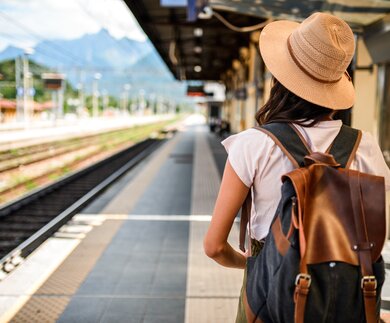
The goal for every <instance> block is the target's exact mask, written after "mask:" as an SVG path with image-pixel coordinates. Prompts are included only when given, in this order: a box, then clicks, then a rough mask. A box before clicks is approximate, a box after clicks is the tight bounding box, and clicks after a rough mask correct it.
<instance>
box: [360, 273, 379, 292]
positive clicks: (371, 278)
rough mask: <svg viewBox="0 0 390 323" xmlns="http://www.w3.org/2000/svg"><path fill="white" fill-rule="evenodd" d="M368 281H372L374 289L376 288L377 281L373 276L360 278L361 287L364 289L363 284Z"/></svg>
mask: <svg viewBox="0 0 390 323" xmlns="http://www.w3.org/2000/svg"><path fill="white" fill-rule="evenodd" d="M370 282H374V283H375V285H374V286H375V287H374V289H376V287H377V281H376V278H375V276H364V277H363V278H362V283H361V287H362V289H364V284H365V283H370Z"/></svg>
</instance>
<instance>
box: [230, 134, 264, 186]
mask: <svg viewBox="0 0 390 323" xmlns="http://www.w3.org/2000/svg"><path fill="white" fill-rule="evenodd" d="M268 141H269V139H268V140H267V136H266V135H265V134H264V133H262V132H261V131H259V130H256V129H248V130H245V131H242V132H240V133H238V134H236V135H232V136H230V137H228V138H227V139H225V140H224V141H222V145H223V146H224V147H225V149H226V151H227V153H228V160H229V163H230V165H231V166H232V168H233V170H234V171H235V172H236V174H237V176H238V177H239V178H240V179H241V181H242V182H243V183H244V184H245V186H247V187H251V186H252V184H253V181H254V178H255V176H256V174H257V172H258V168H259V164H260V158H261V156H262V155H263V156H264V154H263V153H264V149H265V148H266V146H267V142H268Z"/></svg>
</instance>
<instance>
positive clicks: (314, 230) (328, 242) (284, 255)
mask: <svg viewBox="0 0 390 323" xmlns="http://www.w3.org/2000/svg"><path fill="white" fill-rule="evenodd" d="M258 129H259V130H261V131H263V132H265V133H267V134H268V135H269V136H270V137H271V138H272V139H273V140H274V141H275V143H276V144H277V145H278V146H279V147H280V148H281V149H282V151H283V152H284V153H285V154H286V155H287V157H288V158H289V159H290V160H291V162H292V163H293V164H294V165H295V167H296V169H295V170H293V171H292V172H290V173H288V174H285V175H283V177H282V183H283V184H282V188H281V190H282V197H281V200H280V202H279V205H278V208H277V211H276V214H275V216H274V219H273V221H272V224H271V227H270V231H269V234H268V236H267V237H266V239H265V244H264V247H263V249H262V251H261V252H260V254H259V255H257V256H256V257H249V258H248V259H247V267H246V274H247V281H246V293H244V297H243V301H244V305H245V311H246V316H247V320H248V322H251V323H252V322H264V323H268V322H273V323H291V322H295V323H303V322H309V323H313V322H315V323H323V322H332V323H338V322H343V323H345V322H353V323H360V322H368V323H374V322H378V321H379V312H380V301H381V299H380V295H381V288H382V285H383V283H384V276H385V269H384V262H383V259H382V257H381V251H382V248H383V245H384V242H385V235H386V220H385V218H386V216H385V186H384V178H383V177H379V176H373V175H369V174H365V173H361V172H358V171H354V170H350V169H349V165H350V164H351V161H352V160H353V158H354V155H355V153H356V150H357V147H358V146H359V142H360V138H361V132H360V131H358V130H356V129H353V128H350V127H347V126H342V127H341V130H340V132H339V134H338V135H337V136H336V138H335V140H334V141H333V143H332V145H331V147H330V148H329V149H328V150H327V152H326V153H319V152H311V151H310V149H309V148H308V146H307V144H306V143H305V141H304V139H303V138H302V137H301V135H300V133H299V132H298V131H297V130H296V129H295V128H294V127H293V126H292V125H289V124H282V123H272V124H267V125H264V126H262V127H261V128H258ZM244 205H246V209H247V211H248V212H249V211H250V210H248V207H247V206H248V202H246V203H244ZM243 211H245V210H243ZM243 213H245V212H243ZM245 218H246V219H245ZM246 222H249V225H250V219H249V216H247V217H245V214H242V222H241V228H244V229H245V228H246ZM244 239H245V237H244ZM240 240H242V238H240ZM249 240H250V239H249ZM240 245H241V246H240V248H241V249H242V241H240Z"/></svg>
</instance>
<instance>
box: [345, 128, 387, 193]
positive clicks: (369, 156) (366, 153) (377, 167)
mask: <svg viewBox="0 0 390 323" xmlns="http://www.w3.org/2000/svg"><path fill="white" fill-rule="evenodd" d="M355 161H356V164H355V168H356V169H358V170H359V171H362V172H365V173H369V174H373V175H377V176H383V177H384V178H385V186H386V191H390V170H389V167H388V166H387V164H386V161H385V159H384V156H383V153H382V150H381V148H380V147H379V145H378V142H377V141H376V140H375V139H374V138H373V137H372V135H371V134H370V133H368V132H365V131H364V132H363V136H362V140H361V142H360V145H359V148H358V150H357V152H356V159H355ZM352 166H353V164H352Z"/></svg>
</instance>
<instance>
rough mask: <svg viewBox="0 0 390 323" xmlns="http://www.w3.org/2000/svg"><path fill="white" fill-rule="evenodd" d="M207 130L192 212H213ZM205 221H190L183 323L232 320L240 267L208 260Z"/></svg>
mask: <svg viewBox="0 0 390 323" xmlns="http://www.w3.org/2000/svg"><path fill="white" fill-rule="evenodd" d="M208 135H209V134H208V132H206V131H199V132H197V137H196V149H195V158H194V169H193V176H192V177H193V185H192V208H191V209H192V214H209V215H211V214H212V212H213V208H214V204H215V200H216V198H217V194H218V190H219V186H220V175H219V172H218V170H217V166H216V163H215V160H214V158H213V155H212V151H211V148H210V146H209V144H210V143H209V142H208V140H207V137H208ZM208 226H209V223H208V222H195V221H193V222H191V225H190V236H189V248H188V249H189V250H188V273H187V295H186V313H185V323H214V322H224V323H228V322H234V319H235V316H236V311H237V304H238V296H239V293H240V289H241V285H242V277H243V270H239V269H231V268H225V267H222V266H220V265H218V264H217V263H215V262H214V261H213V260H211V259H209V258H208V257H207V256H206V255H205V254H204V251H203V243H202V242H203V238H204V235H205V234H206V231H207V228H208ZM229 241H230V243H231V245H233V246H236V245H237V243H238V229H237V227H236V226H233V228H232V231H231V234H230V237H229Z"/></svg>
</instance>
